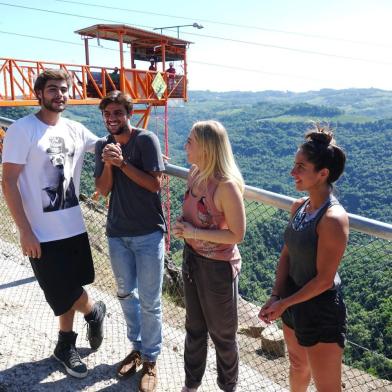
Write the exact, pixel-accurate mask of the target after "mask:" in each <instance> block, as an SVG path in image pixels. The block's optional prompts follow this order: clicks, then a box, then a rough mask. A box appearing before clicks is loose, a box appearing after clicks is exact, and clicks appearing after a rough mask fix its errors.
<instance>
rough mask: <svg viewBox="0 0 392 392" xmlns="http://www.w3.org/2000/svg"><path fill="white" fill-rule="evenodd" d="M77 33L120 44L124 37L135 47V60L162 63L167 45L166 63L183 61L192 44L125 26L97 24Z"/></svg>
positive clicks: (125, 41) (126, 41) (125, 40)
mask: <svg viewBox="0 0 392 392" xmlns="http://www.w3.org/2000/svg"><path fill="white" fill-rule="evenodd" d="M75 33H76V34H80V35H81V36H83V37H91V38H99V39H103V40H109V41H115V42H119V39H120V35H122V40H123V42H124V43H127V44H130V45H131V46H133V51H134V55H135V59H136V60H144V61H148V60H149V59H150V58H151V57H154V58H155V59H156V61H162V50H161V48H162V45H165V58H166V61H173V60H182V59H183V58H184V54H185V51H186V49H187V47H188V46H189V44H191V43H192V42H190V41H184V40H182V39H179V38H174V37H170V36H167V35H162V34H158V33H154V32H151V31H148V30H143V29H138V28H136V27H133V26H128V25H123V24H97V25H93V26H90V27H85V28H83V29H80V30H77V31H75Z"/></svg>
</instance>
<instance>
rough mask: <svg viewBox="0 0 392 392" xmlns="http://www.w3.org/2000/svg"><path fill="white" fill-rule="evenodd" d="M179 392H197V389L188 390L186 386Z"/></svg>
mask: <svg viewBox="0 0 392 392" xmlns="http://www.w3.org/2000/svg"><path fill="white" fill-rule="evenodd" d="M181 392H197V388H188V387H187V386H186V385H185V386H183V387H182V389H181Z"/></svg>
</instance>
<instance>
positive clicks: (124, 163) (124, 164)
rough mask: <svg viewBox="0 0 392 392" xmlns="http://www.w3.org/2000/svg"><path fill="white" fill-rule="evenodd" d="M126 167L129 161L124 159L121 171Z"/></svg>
mask: <svg viewBox="0 0 392 392" xmlns="http://www.w3.org/2000/svg"><path fill="white" fill-rule="evenodd" d="M125 166H127V161H126V160H125V159H123V161H122V162H121V165H120V170H122V169H124V167H125Z"/></svg>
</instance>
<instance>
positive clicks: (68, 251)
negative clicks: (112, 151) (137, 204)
mask: <svg viewBox="0 0 392 392" xmlns="http://www.w3.org/2000/svg"><path fill="white" fill-rule="evenodd" d="M70 86H71V79H70V77H69V75H68V74H67V73H66V72H65V71H64V70H46V71H44V72H43V73H41V74H40V75H39V76H38V78H37V80H36V82H35V85H34V91H35V94H36V96H37V98H38V100H39V103H40V105H41V109H40V110H39V112H38V113H36V114H31V115H28V116H26V117H23V118H21V119H19V120H17V121H16V122H15V123H13V124H12V125H11V126H10V127H9V129H8V130H7V132H6V136H5V139H4V147H3V181H2V186H3V193H4V196H5V199H6V202H7V204H8V207H9V209H10V212H11V214H12V217H13V219H14V221H15V223H16V225H17V227H18V229H19V235H20V244H21V247H22V251H23V254H24V255H25V256H28V257H29V258H30V262H31V266H32V268H33V271H34V274H35V276H36V278H37V280H38V283H39V285H40V286H41V288H42V289H43V291H44V294H45V298H46V300H47V302H48V304H49V305H50V306H51V308H52V309H53V312H54V314H55V315H56V316H59V339H58V343H57V345H56V348H55V350H54V357H55V358H56V359H57V360H58V361H60V362H61V363H62V364H63V365H64V366H65V369H66V371H67V372H68V373H69V374H70V375H72V376H74V377H78V378H83V377H85V376H86V375H87V367H86V365H85V364H84V363H83V362H82V360H81V359H80V356H79V354H78V352H77V350H76V348H75V343H76V337H77V334H76V333H75V332H73V320H74V316H75V312H76V311H78V312H81V313H83V314H84V316H85V320H86V321H87V324H88V338H89V342H90V346H91V348H93V349H98V347H99V346H100V345H101V343H102V339H103V329H102V325H103V319H104V317H105V313H106V307H105V304H104V303H103V302H101V301H98V302H94V301H93V300H92V299H91V298H90V297H89V295H88V294H87V292H86V291H85V290H84V289H83V286H84V285H86V284H89V283H92V282H93V281H94V265H93V260H92V256H91V249H90V244H89V240H88V236H87V233H86V228H85V225H84V221H83V216H82V212H81V209H80V206H79V201H78V195H79V183H80V175H81V169H82V163H83V156H84V153H85V152H86V151H94V146H95V142H96V140H97V137H96V136H95V135H94V134H92V133H91V132H90V131H89V130H88V129H87V128H86V127H84V126H83V125H82V124H80V123H77V122H75V121H71V120H68V119H65V118H62V117H61V113H62V112H63V111H64V110H65V108H66V104H67V100H68V94H69V92H68V90H69V88H70Z"/></svg>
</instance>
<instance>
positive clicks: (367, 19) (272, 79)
mask: <svg viewBox="0 0 392 392" xmlns="http://www.w3.org/2000/svg"><path fill="white" fill-rule="evenodd" d="M169 3H170V5H169ZM7 4H8V5H7ZM110 4H111V3H110V2H107V1H103V0H81V1H76V0H75V1H71V0H70V1H59V0H46V1H45V2H42V1H38V0H13V1H10V0H9V1H8V2H7V1H4V2H1V1H0V16H1V17H0V57H12V58H17V59H29V60H46V61H54V62H68V63H75V64H82V63H84V49H83V46H82V41H81V40H80V37H79V35H76V34H74V31H75V30H78V29H81V28H83V27H86V26H90V25H93V24H97V23H116V22H118V23H125V24H129V25H134V26H136V27H140V28H145V29H147V30H150V29H152V28H154V27H162V26H174V25H183V24H192V23H193V22H197V23H200V24H202V25H203V26H204V28H203V29H201V30H197V29H194V28H192V27H183V28H181V29H180V38H183V39H185V40H189V41H192V42H194V44H193V45H191V48H190V50H189V57H188V60H189V87H190V89H192V90H207V89H209V90H213V91H229V90H243V91H261V90H271V89H272V90H290V91H307V90H319V89H321V88H337V89H339V88H349V87H358V88H367V87H376V88H382V89H386V90H392V77H391V70H392V24H391V23H390V20H391V17H392V1H391V0H355V1H354V0H328V1H327V0H242V1H236V2H228V1H226V0H225V1H223V0H209V1H207V0H197V1H183V2H177V3H176V2H168V1H155V0H149V1H145V2H135V1H133V2H131V1H129V0H128V1H123V0H116V1H112V4H113V6H114V7H117V8H123V10H119V9H108V8H107V7H108V6H109V5H110ZM23 7H30V8H36V9H37V10H34V9H27V8H23ZM38 9H41V11H39V10H38ZM125 9H126V10H125ZM48 11H53V12H48ZM60 13H63V15H62V14H60ZM64 14H72V15H64ZM105 19H106V20H105ZM108 20H110V21H111V22H109V21H108ZM165 33H166V34H168V35H174V36H176V34H177V33H176V31H174V30H173V31H170V30H166V31H165ZM21 35H31V36H35V37H42V38H47V39H53V40H59V41H66V42H69V43H61V42H53V41H49V40H45V39H37V38H28V37H23V36H21ZM92 44H93V45H94V44H95V45H96V42H94V43H92ZM101 44H103V46H104V48H92V53H91V61H90V63H91V64H93V65H98V66H115V65H118V54H117V53H116V51H114V50H108V49H115V48H117V47H116V46H114V45H113V44H111V43H108V42H107V41H106V42H101ZM178 66H179V65H178Z"/></svg>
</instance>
